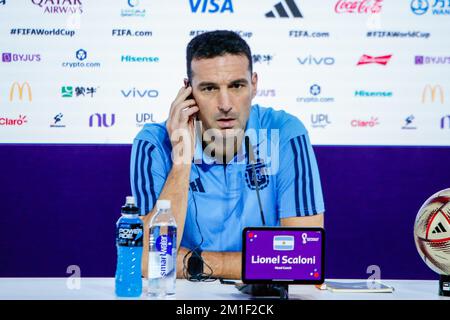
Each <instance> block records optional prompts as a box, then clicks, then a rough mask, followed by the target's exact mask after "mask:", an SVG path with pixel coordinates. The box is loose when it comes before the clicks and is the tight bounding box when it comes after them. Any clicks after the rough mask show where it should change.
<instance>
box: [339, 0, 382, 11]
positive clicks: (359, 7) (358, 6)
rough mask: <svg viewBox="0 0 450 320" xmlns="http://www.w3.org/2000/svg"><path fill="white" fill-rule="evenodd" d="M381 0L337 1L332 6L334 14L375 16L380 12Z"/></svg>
mask: <svg viewBox="0 0 450 320" xmlns="http://www.w3.org/2000/svg"><path fill="white" fill-rule="evenodd" d="M382 4H383V0H360V1H354V0H350V1H348V0H339V1H338V2H336V5H335V6H334V11H335V12H336V13H360V14H361V13H362V14H364V13H368V14H376V13H380V12H381V6H382Z"/></svg>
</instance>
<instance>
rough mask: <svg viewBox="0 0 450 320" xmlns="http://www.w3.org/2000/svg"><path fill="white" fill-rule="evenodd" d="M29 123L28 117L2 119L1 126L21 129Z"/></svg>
mask: <svg viewBox="0 0 450 320" xmlns="http://www.w3.org/2000/svg"><path fill="white" fill-rule="evenodd" d="M27 122H28V120H27V116H22V115H19V118H8V117H0V126H15V127H20V126H23V125H25V124H26V123H27Z"/></svg>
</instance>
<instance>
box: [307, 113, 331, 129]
mask: <svg viewBox="0 0 450 320" xmlns="http://www.w3.org/2000/svg"><path fill="white" fill-rule="evenodd" d="M311 124H312V127H313V128H325V127H326V126H327V125H329V124H331V121H330V120H329V119H328V115H327V114H323V113H319V114H312V115H311Z"/></svg>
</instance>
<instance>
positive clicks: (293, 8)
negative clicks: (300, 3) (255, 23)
mask: <svg viewBox="0 0 450 320" xmlns="http://www.w3.org/2000/svg"><path fill="white" fill-rule="evenodd" d="M284 2H285V3H286V5H287V7H288V9H289V11H290V12H291V14H292V15H293V17H294V18H303V15H302V13H301V12H300V10H299V9H298V7H297V5H296V4H295V2H294V0H284ZM275 11H276V12H277V13H278V16H279V17H280V18H289V15H288V13H287V11H286V8H285V7H284V6H283V3H281V2H278V3H277V4H276V5H275ZM266 17H267V18H275V13H274V12H273V11H269V12H267V13H266Z"/></svg>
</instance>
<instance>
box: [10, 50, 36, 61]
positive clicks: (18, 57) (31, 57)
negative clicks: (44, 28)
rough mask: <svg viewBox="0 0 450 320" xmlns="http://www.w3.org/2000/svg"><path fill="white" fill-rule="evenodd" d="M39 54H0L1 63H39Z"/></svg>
mask: <svg viewBox="0 0 450 320" xmlns="http://www.w3.org/2000/svg"><path fill="white" fill-rule="evenodd" d="M40 61H41V55H40V54H28V53H27V54H23V53H11V52H3V53H2V62H40Z"/></svg>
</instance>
